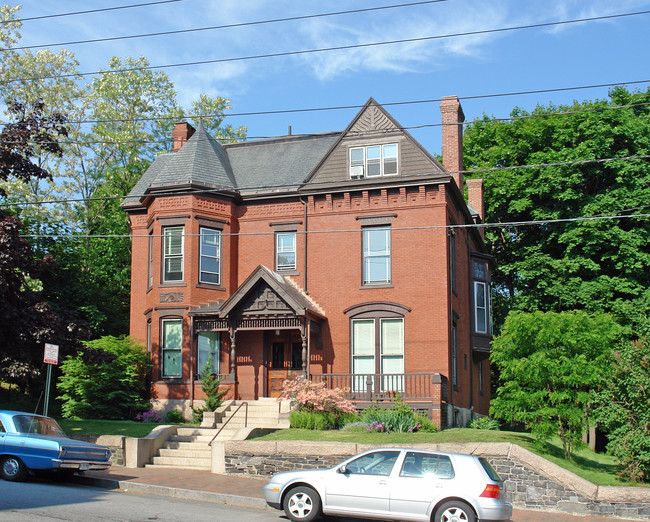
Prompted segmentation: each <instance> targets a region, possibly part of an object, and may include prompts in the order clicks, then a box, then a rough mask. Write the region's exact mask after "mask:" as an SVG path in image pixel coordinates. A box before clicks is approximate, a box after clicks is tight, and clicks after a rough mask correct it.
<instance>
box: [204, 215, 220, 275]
mask: <svg viewBox="0 0 650 522" xmlns="http://www.w3.org/2000/svg"><path fill="white" fill-rule="evenodd" d="M199 235H200V237H201V242H200V255H199V282H200V283H210V284H215V285H218V284H221V230H216V229H214V228H207V227H200V229H199Z"/></svg>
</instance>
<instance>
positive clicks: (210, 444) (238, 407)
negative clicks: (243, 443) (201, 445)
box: [208, 402, 248, 446]
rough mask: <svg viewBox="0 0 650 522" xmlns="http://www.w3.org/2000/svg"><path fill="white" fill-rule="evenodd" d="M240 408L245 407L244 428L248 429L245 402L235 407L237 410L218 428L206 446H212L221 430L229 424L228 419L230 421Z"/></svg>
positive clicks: (246, 404)
mask: <svg viewBox="0 0 650 522" xmlns="http://www.w3.org/2000/svg"><path fill="white" fill-rule="evenodd" d="M242 406H246V410H244V413H245V414H246V415H245V417H244V428H246V427H248V403H247V402H242V403H241V404H240V405H239V406H237V409H236V410H235V411H234V412H233V413H232V415H231V416H230V417H228V418H227V419H226V422H224V423H223V426H221V428H219V431H217V433H216V434H215V436H214V437H212V440H211V441H210V442H208V446H212V443H213V442H214V439H216V438H217V437H218V436H219V433H221V430H222V429H224V428H225V427H226V426H227V425H228V423H229V422H230V419H232V418H233V417H234V416H235V415H237V412H238V411H239V410H241V407H242Z"/></svg>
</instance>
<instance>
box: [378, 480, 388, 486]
mask: <svg viewBox="0 0 650 522" xmlns="http://www.w3.org/2000/svg"><path fill="white" fill-rule="evenodd" d="M386 484H388V482H386V481H385V480H380V481H379V485H380V486H385V485H386Z"/></svg>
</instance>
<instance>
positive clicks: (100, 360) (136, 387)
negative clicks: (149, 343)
mask: <svg viewBox="0 0 650 522" xmlns="http://www.w3.org/2000/svg"><path fill="white" fill-rule="evenodd" d="M85 344H86V347H87V349H86V350H85V351H83V352H82V351H80V352H79V353H78V354H77V355H76V356H68V357H67V358H66V360H65V361H64V362H63V363H62V364H61V371H62V374H63V375H62V376H61V378H60V379H59V382H58V383H57V388H58V389H59V391H60V392H61V395H60V396H59V397H58V398H59V399H61V401H62V407H61V411H62V414H63V416H64V417H86V418H91V419H92V418H95V419H133V418H135V416H136V415H137V414H138V413H140V412H143V411H145V410H147V409H149V408H150V405H149V402H148V400H147V399H148V397H147V394H148V390H147V375H148V372H149V370H150V366H151V364H150V362H149V354H148V353H147V349H146V347H144V346H141V345H139V344H137V343H136V342H135V341H134V340H133V339H132V338H130V337H112V336H106V337H102V338H100V339H97V340H94V341H89V342H86V343H85Z"/></svg>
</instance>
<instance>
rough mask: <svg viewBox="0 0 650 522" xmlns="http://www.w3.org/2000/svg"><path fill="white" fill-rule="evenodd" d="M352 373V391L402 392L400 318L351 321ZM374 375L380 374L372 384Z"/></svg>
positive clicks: (402, 325) (402, 370) (401, 326)
mask: <svg viewBox="0 0 650 522" xmlns="http://www.w3.org/2000/svg"><path fill="white" fill-rule="evenodd" d="M352 373H353V374H355V375H354V377H353V388H354V390H355V391H365V390H366V389H367V380H368V377H370V379H371V383H372V384H371V386H372V389H373V390H374V389H376V387H380V388H381V390H382V391H403V388H404V319H403V318H389V317H377V318H368V319H353V320H352ZM375 374H382V376H381V381H380V382H378V383H376V382H375V380H376V378H375Z"/></svg>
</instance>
